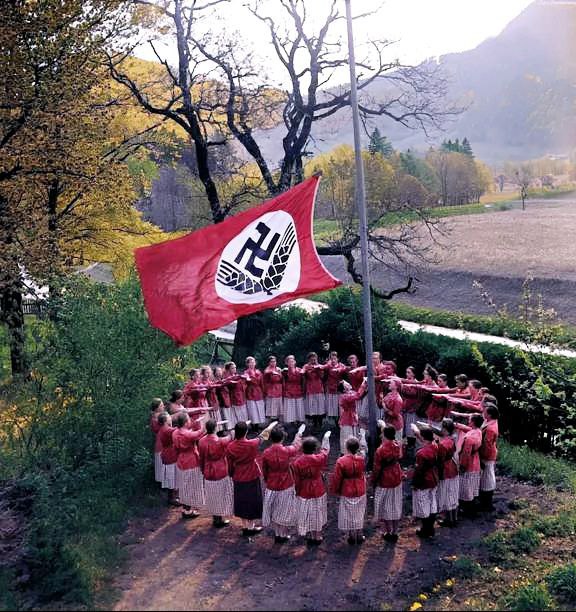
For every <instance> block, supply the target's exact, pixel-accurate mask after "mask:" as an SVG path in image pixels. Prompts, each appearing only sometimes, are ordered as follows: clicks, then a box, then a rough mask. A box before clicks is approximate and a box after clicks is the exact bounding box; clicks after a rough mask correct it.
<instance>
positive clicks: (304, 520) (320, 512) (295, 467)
mask: <svg viewBox="0 0 576 612" xmlns="http://www.w3.org/2000/svg"><path fill="white" fill-rule="evenodd" d="M302 452H303V454H302V455H300V456H299V457H298V458H297V459H296V460H295V461H294V463H293V464H292V473H293V474H294V488H295V490H296V525H297V528H298V534H299V535H301V536H306V538H307V542H308V545H309V546H317V545H319V544H321V543H322V529H323V528H324V525H326V523H327V522H328V502H327V497H326V485H325V484H324V480H323V478H322V475H323V473H324V472H325V471H326V469H327V467H328V454H329V452H330V431H327V432H326V433H325V434H324V437H323V439H322V448H321V450H320V452H318V440H316V438H312V437H310V438H305V439H304V441H303V442H302Z"/></svg>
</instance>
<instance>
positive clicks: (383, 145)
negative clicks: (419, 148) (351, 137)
mask: <svg viewBox="0 0 576 612" xmlns="http://www.w3.org/2000/svg"><path fill="white" fill-rule="evenodd" d="M368 152H369V153H370V154H371V155H375V154H376V153H380V155H382V156H383V157H390V156H391V155H392V153H394V148H393V147H392V144H391V143H390V141H389V140H388V138H386V136H382V135H381V134H380V130H379V129H378V128H377V127H375V128H374V130H373V131H372V134H370V142H369V143H368Z"/></svg>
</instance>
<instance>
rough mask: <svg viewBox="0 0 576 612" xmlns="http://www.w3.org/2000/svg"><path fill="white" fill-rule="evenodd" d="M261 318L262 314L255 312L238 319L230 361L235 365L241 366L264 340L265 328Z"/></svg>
mask: <svg viewBox="0 0 576 612" xmlns="http://www.w3.org/2000/svg"><path fill="white" fill-rule="evenodd" d="M263 316H264V313H263V312H256V313H254V314H251V315H248V316H246V317H240V318H239V319H238V323H237V327H236V334H235V335H234V351H233V352H232V361H234V363H236V365H243V364H244V361H245V359H246V357H248V356H250V355H253V354H254V352H255V349H256V347H257V346H258V343H259V342H260V341H261V340H262V339H263V338H264V336H265V334H266V328H265V326H264V321H263Z"/></svg>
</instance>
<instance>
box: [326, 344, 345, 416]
mask: <svg viewBox="0 0 576 612" xmlns="http://www.w3.org/2000/svg"><path fill="white" fill-rule="evenodd" d="M347 370H348V368H347V367H346V366H345V365H344V364H343V363H340V362H339V361H338V353H337V352H336V351H332V352H331V353H330V358H329V360H328V363H327V364H326V365H325V366H324V377H325V384H326V414H327V415H328V417H330V418H332V419H334V424H336V423H337V422H338V417H339V416H340V402H339V399H340V397H339V395H338V385H339V383H340V381H341V380H342V379H343V378H344V376H345V375H346V371H347Z"/></svg>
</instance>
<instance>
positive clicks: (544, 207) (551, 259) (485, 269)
mask: <svg viewBox="0 0 576 612" xmlns="http://www.w3.org/2000/svg"><path fill="white" fill-rule="evenodd" d="M443 227H444V229H445V230H446V231H447V232H448V235H447V237H446V238H443V239H442V246H441V247H440V246H438V247H435V249H434V251H435V256H436V257H437V259H438V260H439V263H435V264H434V265H431V266H430V267H429V269H428V270H425V271H422V272H420V273H419V274H418V278H419V279H420V283H419V286H418V290H417V292H416V293H415V294H414V295H410V296H408V295H401V296H399V298H398V299H401V300H403V301H406V302H409V303H410V304H413V305H415V306H424V307H428V308H437V309H444V310H459V311H464V312H469V313H476V314H491V313H492V310H491V308H490V307H489V306H488V305H487V304H485V303H484V302H483V300H482V298H481V296H480V293H479V290H478V289H476V288H475V287H474V286H473V282H474V281H476V280H477V281H480V282H481V283H482V285H483V286H484V287H485V289H486V290H487V291H488V292H489V293H490V295H491V296H492V298H493V299H494V301H495V302H496V304H497V305H498V306H499V307H503V306H505V305H506V306H507V307H508V310H509V311H510V312H513V311H515V309H516V308H517V305H518V303H519V300H520V297H521V295H522V283H523V282H524V280H525V279H526V278H527V277H532V278H533V281H532V284H531V286H532V289H533V291H534V292H535V293H540V294H542V296H543V301H544V305H545V306H546V307H547V308H553V309H554V310H555V311H556V313H557V315H558V318H559V319H561V320H563V321H566V322H569V323H573V324H576V310H575V309H574V308H573V300H574V297H576V200H575V199H574V198H573V196H572V197H571V198H566V199H558V200H539V201H537V200H534V201H529V202H528V204H527V210H526V211H522V210H519V209H514V210H510V211H505V212H495V213H485V214H481V215H467V216H461V217H453V218H447V219H444V220H443ZM325 263H326V265H327V267H328V268H329V269H330V270H331V271H332V272H333V273H334V274H336V275H337V276H339V277H340V278H344V277H345V276H346V273H345V272H344V266H343V263H342V262H341V261H340V260H339V258H335V257H331V258H325ZM373 279H374V283H375V285H376V286H378V287H380V288H383V289H389V288H392V287H394V286H398V284H399V283H401V281H399V279H398V276H397V275H395V274H393V273H391V272H390V271H389V270H386V269H384V268H383V267H379V266H375V267H374V273H373Z"/></svg>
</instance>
